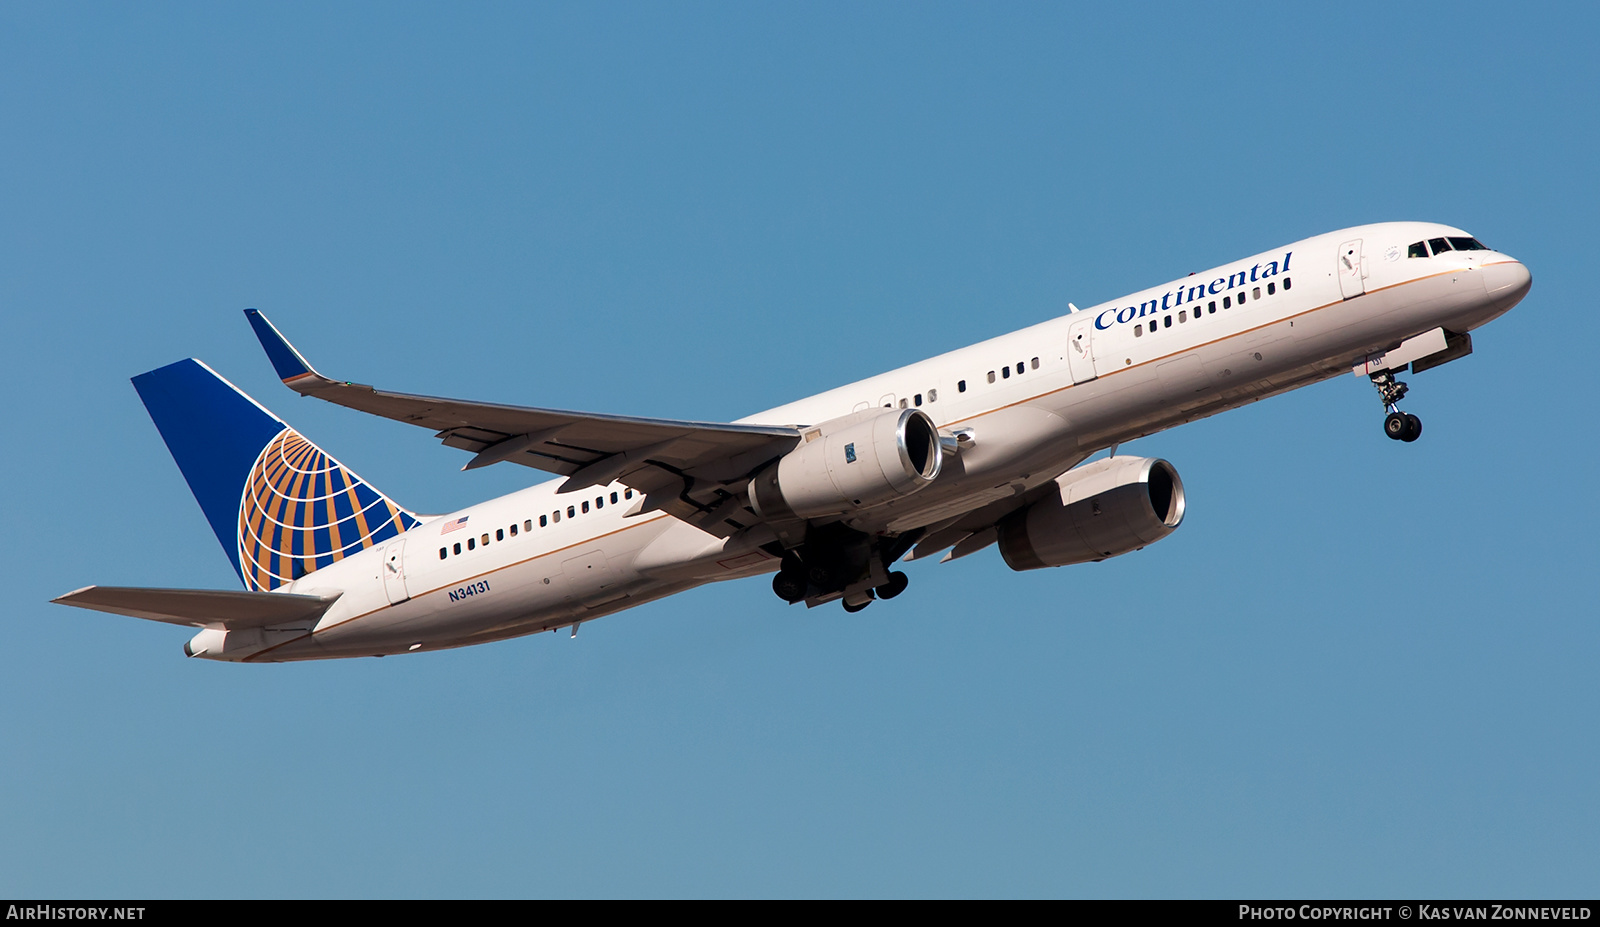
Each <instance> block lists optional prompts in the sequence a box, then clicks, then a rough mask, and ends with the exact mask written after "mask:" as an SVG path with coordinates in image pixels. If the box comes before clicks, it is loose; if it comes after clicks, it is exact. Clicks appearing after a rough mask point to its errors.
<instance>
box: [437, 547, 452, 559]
mask: <svg viewBox="0 0 1600 927" xmlns="http://www.w3.org/2000/svg"><path fill="white" fill-rule="evenodd" d="M448 556H450V548H448V547H441V548H439V559H440V560H443V559H444V558H446V557H448Z"/></svg>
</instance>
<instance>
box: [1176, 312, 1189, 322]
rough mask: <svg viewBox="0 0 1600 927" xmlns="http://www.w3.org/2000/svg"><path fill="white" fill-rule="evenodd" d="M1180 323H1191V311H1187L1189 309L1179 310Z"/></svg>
mask: <svg viewBox="0 0 1600 927" xmlns="http://www.w3.org/2000/svg"><path fill="white" fill-rule="evenodd" d="M1178 321H1180V322H1187V321H1189V310H1187V309H1179V310H1178Z"/></svg>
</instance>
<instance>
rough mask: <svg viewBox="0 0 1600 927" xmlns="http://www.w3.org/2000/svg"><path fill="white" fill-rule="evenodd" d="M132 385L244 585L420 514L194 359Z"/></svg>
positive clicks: (317, 563) (306, 567) (325, 558)
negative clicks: (394, 498)
mask: <svg viewBox="0 0 1600 927" xmlns="http://www.w3.org/2000/svg"><path fill="white" fill-rule="evenodd" d="M133 385H134V388H135V389H137V390H138V391H139V398H140V399H141V400H143V401H144V406H145V408H146V409H147V410H149V412H150V418H151V419H153V420H154V421H155V423H156V428H157V429H158V430H160V432H161V437H162V439H163V440H165V441H166V442H167V449H168V450H169V451H171V452H172V456H173V459H174V460H176V461H177V462H178V469H179V470H182V471H183V477H184V479H185V480H187V481H188V483H189V489H190V490H191V491H193V493H194V497H195V500H196V501H198V502H199V503H200V509H201V510H202V511H203V512H205V516H206V520H207V521H209V522H210V523H211V530H212V531H214V532H216V535H217V540H218V541H219V542H221V544H222V548H223V550H225V551H227V552H228V558H229V559H230V560H232V561H233V568H234V569H235V570H236V571H237V572H238V573H239V578H240V579H242V580H244V584H245V586H246V587H247V588H249V589H258V590H259V589H276V588H278V587H279V586H282V585H284V584H285V583H288V582H291V581H293V580H295V579H298V578H300V577H301V576H304V575H305V574H307V573H309V572H311V571H312V570H317V569H321V568H322V567H325V566H327V565H328V564H330V563H333V562H335V561H337V560H342V559H344V558H345V557H348V556H350V555H351V554H353V553H356V552H357V551H360V550H365V549H366V548H368V547H372V546H373V545H375V544H380V543H382V542H384V541H386V540H388V539H389V538H392V537H394V536H395V535H397V534H399V533H400V532H402V531H405V530H407V529H409V528H411V527H413V526H415V525H416V524H417V517H416V516H415V515H413V514H412V513H410V512H408V511H406V510H405V509H403V508H401V507H400V506H398V505H396V504H395V503H394V501H393V500H391V499H390V498H389V497H388V496H386V495H384V494H383V493H381V492H379V491H378V490H377V489H376V488H374V487H373V486H372V485H370V484H369V483H367V482H366V481H365V480H363V479H361V478H360V477H358V476H356V475H355V474H354V473H352V472H351V471H350V470H349V469H347V468H346V467H345V466H344V465H342V464H340V463H339V462H338V461H337V460H334V459H333V458H332V457H330V456H329V455H328V454H327V453H326V452H324V451H323V450H322V449H321V448H319V447H317V446H316V445H315V444H312V443H311V442H310V441H307V440H306V439H305V438H303V437H301V435H300V433H299V432H297V431H295V430H294V429H293V428H290V427H289V426H288V425H286V424H284V422H283V420H282V419H279V418H278V417H277V416H276V415H273V414H272V413H271V412H268V411H267V410H266V409H264V408H262V407H261V405H260V404H259V403H257V402H256V401H255V400H254V399H251V398H250V397H249V396H247V395H245V394H244V393H243V392H242V391H240V389H239V388H238V387H236V386H234V385H233V384H232V383H229V382H228V381H227V380H224V379H223V378H222V377H220V376H218V375H217V374H216V372H215V371H213V370H212V369H211V368H210V367H207V366H206V365H205V364H203V363H201V362H200V361H197V360H194V359H192V358H191V359H189V360H181V361H178V362H177V363H175V364H168V365H167V366H165V367H162V368H160V369H157V370H152V371H150V372H149V373H143V374H140V375H139V376H136V377H134V378H133Z"/></svg>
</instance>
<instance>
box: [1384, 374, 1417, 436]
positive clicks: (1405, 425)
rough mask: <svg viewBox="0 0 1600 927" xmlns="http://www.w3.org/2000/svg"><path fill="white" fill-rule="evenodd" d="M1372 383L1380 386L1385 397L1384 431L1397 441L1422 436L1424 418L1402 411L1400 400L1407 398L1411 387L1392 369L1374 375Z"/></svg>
mask: <svg viewBox="0 0 1600 927" xmlns="http://www.w3.org/2000/svg"><path fill="white" fill-rule="evenodd" d="M1372 385H1373V386H1375V387H1377V388H1378V395H1379V396H1381V397H1382V398H1383V407H1384V409H1385V410H1387V411H1388V413H1389V414H1388V415H1387V416H1386V417H1385V418H1384V420H1383V433H1384V434H1386V435H1388V436H1389V437H1390V438H1392V439H1394V440H1396V441H1405V442H1406V443H1408V444H1409V443H1410V442H1412V441H1415V440H1417V439H1418V438H1420V437H1422V419H1420V418H1417V417H1416V416H1415V415H1412V414H1411V413H1410V412H1401V411H1400V405H1399V403H1400V400H1401V399H1404V398H1405V395H1406V391H1407V390H1408V389H1410V387H1408V386H1406V385H1405V384H1404V383H1401V382H1400V381H1399V380H1396V379H1395V378H1394V374H1393V373H1392V372H1391V371H1388V370H1384V371H1381V372H1379V373H1375V374H1373V375H1372Z"/></svg>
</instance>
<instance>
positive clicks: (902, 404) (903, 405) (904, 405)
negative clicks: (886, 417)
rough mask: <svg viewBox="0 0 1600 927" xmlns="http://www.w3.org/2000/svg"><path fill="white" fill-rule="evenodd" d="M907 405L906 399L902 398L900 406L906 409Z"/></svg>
mask: <svg viewBox="0 0 1600 927" xmlns="http://www.w3.org/2000/svg"><path fill="white" fill-rule="evenodd" d="M905 407H906V401H905V400H904V399H901V400H900V408H902V409H904V408H905Z"/></svg>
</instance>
